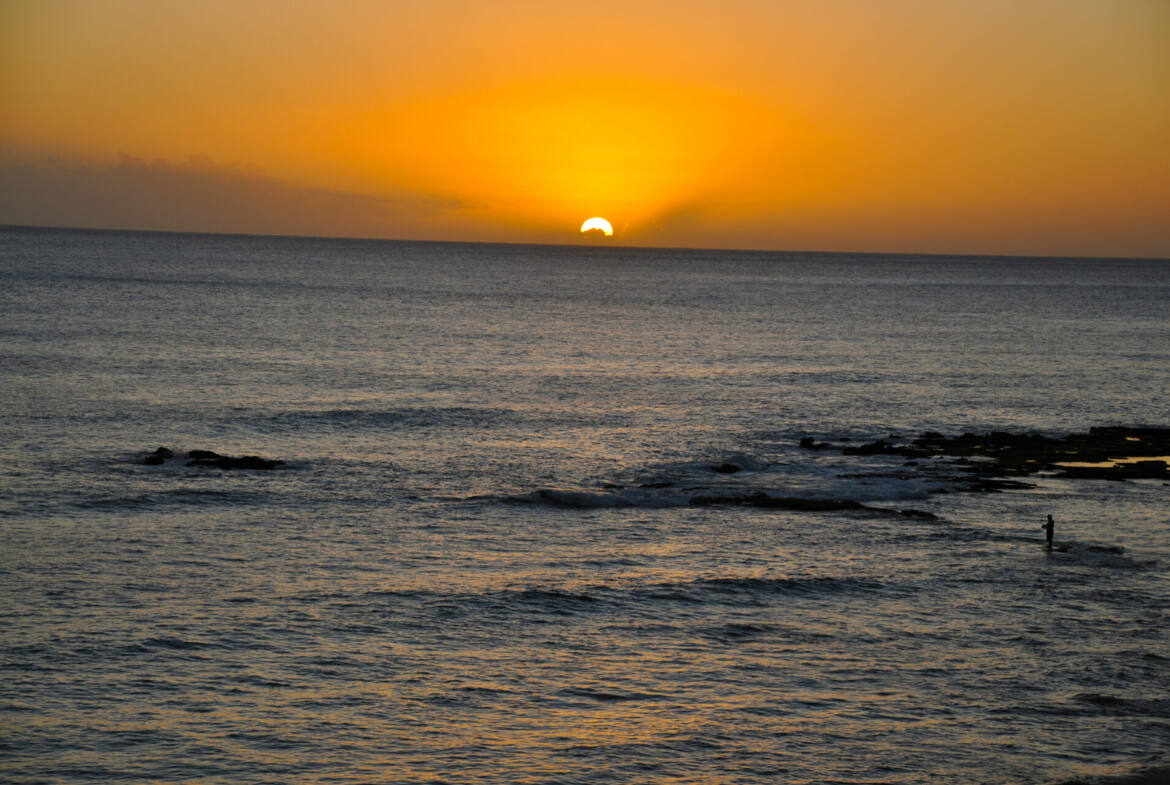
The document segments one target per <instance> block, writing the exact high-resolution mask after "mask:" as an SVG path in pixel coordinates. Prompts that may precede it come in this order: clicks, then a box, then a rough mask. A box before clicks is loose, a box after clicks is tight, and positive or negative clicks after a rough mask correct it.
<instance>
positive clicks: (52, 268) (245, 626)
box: [0, 228, 1170, 785]
mask: <svg viewBox="0 0 1170 785" xmlns="http://www.w3.org/2000/svg"><path fill="white" fill-rule="evenodd" d="M0 369H2V370H0V380H2V385H0V670H2V679H0V729H2V730H0V779H2V780H3V781H5V782H11V783H70V784H72V783H92V782H103V783H130V782H135V783H147V782H149V783H163V782H165V783H194V782H199V783H290V782H297V783H668V782H669V783H850V784H852V783H869V784H874V783H891V784H895V783H896V784H897V785H903V784H906V785H909V784H911V783H938V782H963V783H973V784H976V785H993V784H996V785H998V784H1001V783H1002V784H1008V783H1011V784H1012V785H1018V784H1023V783H1036V784H1044V783H1060V782H1070V781H1074V780H1081V781H1088V780H1091V779H1093V778H1104V777H1114V776H1120V775H1125V774H1129V773H1132V772H1135V771H1140V770H1144V769H1155V770H1163V771H1164V770H1165V769H1166V767H1167V766H1170V754H1168V750H1170V624H1168V623H1167V611H1168V609H1170V580H1168V578H1170V569H1168V565H1170V504H1168V503H1167V500H1168V499H1170V487H1168V486H1167V484H1166V483H1165V482H1163V481H1159V480H1131V481H1126V482H1114V481H1108V480H1092V479H1087V480H1073V479H1067V478H1062V477H1060V476H1058V475H1056V474H1054V473H1051V472H1042V473H1040V474H1036V475H1032V476H1029V477H1027V478H1026V482H1024V483H1022V484H1023V485H1024V486H1025V487H1018V488H1009V489H1007V490H1003V491H1001V492H975V491H970V490H965V489H963V488H961V487H959V486H958V485H956V484H955V483H954V482H951V481H949V480H948V479H947V478H946V477H940V476H938V475H936V474H930V473H927V472H924V471H923V470H922V466H921V465H919V462H912V461H907V460H905V459H904V458H902V457H898V456H891V455H850V454H846V453H844V452H843V451H841V450H817V449H808V448H807V443H806V446H805V447H802V446H801V444H800V443H801V440H802V439H809V438H811V439H813V440H814V443H815V442H818V441H825V442H832V443H835V444H856V443H860V442H864V441H867V440H873V439H883V438H886V439H888V438H890V437H897V438H903V439H908V438H912V437H913V436H914V435H915V434H918V433H921V432H924V431H937V432H940V433H943V434H953V435H957V434H960V433H963V432H972V433H977V434H978V433H986V432H991V431H1004V432H1008V433H1012V434H1028V433H1040V434H1045V435H1050V436H1059V435H1066V434H1070V433H1080V432H1086V431H1088V429H1089V428H1091V427H1098V426H1162V427H1164V426H1167V425H1170V404H1168V403H1167V397H1166V391H1167V390H1168V389H1170V262H1166V261H1156V260H1144V261H1143V260H1123V259H1049V258H1043V259H1035V258H995V257H973V256H967V257H946V256H938V257H933V256H891V255H860V254H814V253H764V252H733V251H700V250H667V249H645V248H621V247H603V246H597V247H594V246H581V247H572V246H563V247H562V246H525V245H490V244H457V243H416V242H388V241H359V240H328V239H304V238H274V237H241V236H214V235H194V234H167V233H134V232H100V231H81V230H48V229H20V228H7V229H3V230H0ZM159 447H167V448H169V449H170V450H172V451H174V452H175V453H176V454H177V456H176V457H175V458H173V459H170V460H165V461H162V462H160V463H158V464H157V465H148V464H146V463H144V458H145V457H146V456H148V455H149V454H151V453H152V452H153V451H154V450H155V449H156V448H159ZM200 449H201V450H212V451H216V452H218V453H222V454H227V455H233V456H240V455H256V456H260V457H262V458H267V459H276V460H281V461H283V462H284V463H283V464H281V465H278V466H277V467H276V468H274V469H272V470H248V469H221V468H216V467H213V466H212V467H209V466H187V465H186V463H187V460H186V459H185V458H184V457H183V453H186V452H188V451H190V450H200ZM712 496H714V497H719V498H723V499H738V500H745V499H746V500H751V499H760V498H765V499H780V498H782V499H785V500H798V501H799V500H803V501H806V502H826V503H832V504H839V505H840V507H839V508H838V507H832V506H831V505H826V506H825V507H824V508H818V507H817V506H816V504H810V505H809V507H808V508H807V509H804V508H801V507H800V505H799V504H797V503H791V504H789V503H787V502H786V506H775V505H773V506H771V507H769V506H765V505H753V504H741V503H729V504H699V503H697V499H699V498H701V497H708V498H710V497H712ZM849 505H852V506H849ZM903 511H905V512H903ZM1049 514H1051V515H1052V516H1053V517H1054V518H1055V520H1056V526H1057V528H1056V541H1057V544H1058V545H1059V546H1060V547H1058V548H1056V549H1053V550H1048V549H1046V548H1045V547H1044V539H1043V538H1044V533H1043V531H1042V530H1041V529H1040V526H1041V525H1042V524H1043V523H1044V520H1045V516H1046V515H1049Z"/></svg>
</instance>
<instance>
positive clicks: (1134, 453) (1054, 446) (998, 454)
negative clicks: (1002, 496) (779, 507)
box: [800, 427, 1170, 491]
mask: <svg viewBox="0 0 1170 785" xmlns="http://www.w3.org/2000/svg"><path fill="white" fill-rule="evenodd" d="M844 442H845V440H841V442H840V443H837V444H816V443H814V442H813V441H812V440H811V439H809V438H805V439H801V440H800V446H801V447H804V448H806V449H812V450H821V449H826V448H828V449H834V450H838V451H840V452H841V453H842V454H845V455H897V456H901V457H904V458H906V459H908V460H910V461H921V460H923V459H926V458H936V459H937V458H949V459H952V460H951V461H950V465H951V466H953V467H954V468H956V469H959V470H961V471H962V472H965V473H968V474H971V475H973V476H974V477H978V478H982V479H981V480H980V481H979V482H977V483H973V484H972V485H971V486H970V487H968V488H967V490H975V491H997V490H1003V489H1005V488H1011V487H1020V485H1019V484H1013V483H1012V482H1011V481H1009V480H1003V479H997V478H1003V477H1023V476H1027V475H1031V474H1035V473H1037V472H1040V471H1049V472H1058V473H1059V476H1061V477H1068V478H1072V479H1104V480H1129V479H1170V469H1168V468H1167V465H1166V462H1165V460H1164V456H1167V455H1170V428H1127V427H1104V428H1090V429H1089V432H1088V433H1074V434H1069V435H1067V436H1056V437H1050V436H1043V435H1041V434H1038V433H1026V434H1015V433H1008V432H1006V431H992V432H991V433H983V434H975V433H964V434H961V435H959V436H944V435H943V434H941V433H937V432H935V431H927V432H925V433H923V434H921V435H919V436H917V437H915V438H914V439H911V440H909V441H904V440H898V439H896V438H895V437H893V436H891V437H890V438H888V439H878V440H876V441H873V442H869V443H867V444H861V445H850V444H845V443H844ZM1144 457H1149V458H1150V459H1151V460H1148V461H1134V460H1133V459H1134V458H1144ZM1120 459H1129V460H1126V461H1125V462H1121V463H1115V462H1116V461H1118V460H1120ZM1070 463H1071V464H1076V463H1081V464H1085V463H1088V464H1100V465H1097V466H1068V465H1067V464H1070ZM907 465H910V464H907Z"/></svg>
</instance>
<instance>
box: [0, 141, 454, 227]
mask: <svg viewBox="0 0 1170 785" xmlns="http://www.w3.org/2000/svg"><path fill="white" fill-rule="evenodd" d="M464 207H465V206H464V205H462V204H461V203H460V202H458V201H456V200H452V199H446V198H443V197H438V196H433V195H429V194H422V193H412V192H399V193H393V194H389V195H385V194H383V195H370V194H360V193H346V192H340V191H330V190H324V189H320V188H308V187H302V186H298V185H296V184H293V183H289V182H287V181H284V180H280V179H278V178H275V177H271V176H269V175H266V174H265V173H264V172H263V171H261V170H259V169H256V168H254V167H249V166H246V165H240V164H236V165H224V164H217V163H215V162H213V161H212V160H211V159H209V158H207V157H206V156H195V157H192V158H189V159H187V160H186V161H184V162H181V163H174V162H169V161H163V160H155V161H144V160H141V159H139V158H134V157H131V156H125V155H124V156H122V158H121V159H120V160H119V161H118V162H117V163H115V164H113V165H111V166H105V167H99V166H92V165H88V164H83V163H79V162H70V161H40V162H10V163H8V164H7V165H4V166H3V167H2V168H0V223H5V224H29V225H45V226H84V227H118V228H124V229H158V230H171V231H205V232H239V233H259V234H305V235H338V236H355V237H404V238H410V237H425V236H426V235H427V234H428V231H427V227H429V226H431V225H433V224H434V223H436V222H441V221H442V219H443V217H444V216H445V215H448V214H450V213H453V212H457V211H460V210H462V209H464Z"/></svg>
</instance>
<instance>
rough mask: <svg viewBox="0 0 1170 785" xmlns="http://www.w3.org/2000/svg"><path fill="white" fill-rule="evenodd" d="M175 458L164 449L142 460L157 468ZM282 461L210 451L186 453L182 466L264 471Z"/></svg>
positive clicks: (172, 452)
mask: <svg viewBox="0 0 1170 785" xmlns="http://www.w3.org/2000/svg"><path fill="white" fill-rule="evenodd" d="M174 457H175V453H174V451H172V450H169V449H167V448H166V447H159V448H158V449H157V450H155V451H154V452H152V453H151V454H150V455H147V456H146V457H145V458H143V459H142V462H143V463H144V464H146V465H147V466H158V465H159V464H162V463H166V462H167V461H169V460H170V459H171V458H174ZM283 465H284V461H278V460H270V459H268V458H261V457H259V456H257V455H242V456H239V457H236V456H232V455H220V454H219V453H217V452H212V451H211V450H191V451H190V452H188V453H187V462H186V463H185V464H184V466H209V467H212V468H216V469H251V470H261V471H266V470H269V469H275V468H276V467H277V466H283Z"/></svg>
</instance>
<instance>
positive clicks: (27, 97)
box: [0, 0, 1170, 257]
mask: <svg viewBox="0 0 1170 785" xmlns="http://www.w3.org/2000/svg"><path fill="white" fill-rule="evenodd" d="M591 216H601V217H604V218H606V219H608V220H609V221H610V222H611V223H612V224H613V227H614V236H613V237H612V238H607V239H605V240H597V239H592V238H590V239H588V240H584V239H582V236H581V234H580V232H579V231H578V230H579V227H580V225H581V223H582V222H583V221H584V220H585V219H586V218H589V217H591ZM0 223H4V224H30V225H48V226H84V227H100V228H124V229H163V230H176V231H212V232H241V233H257V234H294V235H325V236H351V237H353V236H356V237H385V238H399V239H420V240H459V241H464V240H466V241H493V242H494V241H501V242H536V243H543V242H553V243H573V242H585V241H587V242H608V243H617V244H625V245H649V246H684V247H706V248H759V249H777V250H825V251H873V252H912V253H913V252H925V253H975V254H1027V255H1032V254H1035V255H1078V256H1152V257H1170V2H1167V1H1166V0H970V2H959V1H958V0H883V1H882V2H871V1H870V0H815V1H814V0H808V1H805V0H718V1H717V2H716V1H714V0H672V1H671V2H657V1H653V2H652V1H651V0H621V1H620V2H608V1H607V0H595V1H594V2H576V1H575V0H558V2H548V0H495V1H494V2H489V1H488V0H482V1H481V2H467V1H465V0H426V2H423V1H422V0H412V1H411V2H405V1H401V2H395V1H393V0H345V2H315V1H312V2H311V1H309V0H231V2H221V1H220V0H201V1H200V2H197V3H196V2H189V1H187V0H91V1H90V2H86V1H84V0H31V1H27V0H0Z"/></svg>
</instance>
